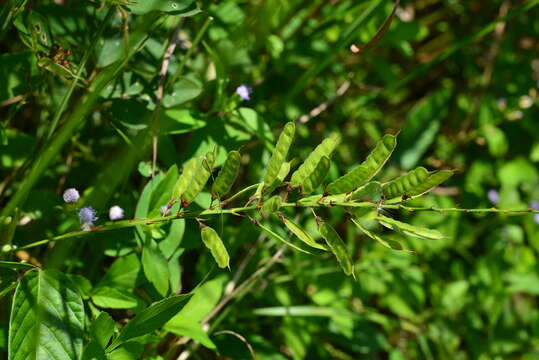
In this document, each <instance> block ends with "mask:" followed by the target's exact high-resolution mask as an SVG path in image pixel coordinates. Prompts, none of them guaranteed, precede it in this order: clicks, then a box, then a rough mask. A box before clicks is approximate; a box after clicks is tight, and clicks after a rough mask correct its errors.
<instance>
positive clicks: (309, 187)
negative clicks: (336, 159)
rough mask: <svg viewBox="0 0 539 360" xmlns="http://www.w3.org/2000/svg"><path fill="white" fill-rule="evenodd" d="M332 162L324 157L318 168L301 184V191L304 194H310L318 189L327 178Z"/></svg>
mask: <svg viewBox="0 0 539 360" xmlns="http://www.w3.org/2000/svg"><path fill="white" fill-rule="evenodd" d="M329 166H330V161H329V158H328V157H327V156H323V157H322V158H321V159H320V161H319V162H318V165H316V168H315V169H314V170H313V171H312V172H311V173H310V174H309V175H308V176H307V177H306V178H305V179H304V181H303V184H301V191H302V192H303V193H304V194H310V193H312V192H313V191H314V189H316V188H317V187H318V186H319V185H320V184H321V183H322V181H323V180H324V179H325V178H326V176H327V174H328V172H329Z"/></svg>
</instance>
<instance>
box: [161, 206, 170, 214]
mask: <svg viewBox="0 0 539 360" xmlns="http://www.w3.org/2000/svg"><path fill="white" fill-rule="evenodd" d="M169 210H170V209H169V208H168V205H163V206H161V215H162V216H165V215H167V214H168V211H169Z"/></svg>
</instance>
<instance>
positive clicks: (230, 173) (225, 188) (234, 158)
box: [211, 151, 241, 199]
mask: <svg viewBox="0 0 539 360" xmlns="http://www.w3.org/2000/svg"><path fill="white" fill-rule="evenodd" d="M240 157H241V156H240V153H239V152H237V151H231V152H229V153H228V156H227V158H226V160H225V163H224V164H223V166H222V167H221V170H220V171H219V174H218V175H217V178H216V179H215V181H214V182H213V185H212V187H211V193H212V195H213V197H214V198H218V199H220V198H222V197H223V196H225V195H226V194H227V193H228V192H229V191H230V188H232V185H233V184H234V181H236V178H237V177H238V172H239V169H240Z"/></svg>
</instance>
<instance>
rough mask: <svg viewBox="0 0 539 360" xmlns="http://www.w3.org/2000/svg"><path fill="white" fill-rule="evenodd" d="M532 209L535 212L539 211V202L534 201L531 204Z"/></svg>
mask: <svg viewBox="0 0 539 360" xmlns="http://www.w3.org/2000/svg"><path fill="white" fill-rule="evenodd" d="M530 208H532V209H533V210H539V201H536V200H532V201H531V202H530Z"/></svg>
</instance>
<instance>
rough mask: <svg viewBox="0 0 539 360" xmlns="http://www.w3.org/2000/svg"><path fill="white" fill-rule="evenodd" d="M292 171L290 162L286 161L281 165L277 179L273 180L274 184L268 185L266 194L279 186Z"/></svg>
mask: <svg viewBox="0 0 539 360" xmlns="http://www.w3.org/2000/svg"><path fill="white" fill-rule="evenodd" d="M289 172H290V162H284V163H283V165H282V166H281V170H279V173H278V174H277V178H276V179H275V181H273V184H271V185H270V186H268V187H267V188H266V189H265V190H264V192H265V193H266V194H271V193H272V192H273V191H274V190H275V189H276V188H277V187H278V186H280V185H282V183H283V181H284V179H285V178H286V176H287V175H288V173H289Z"/></svg>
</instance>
